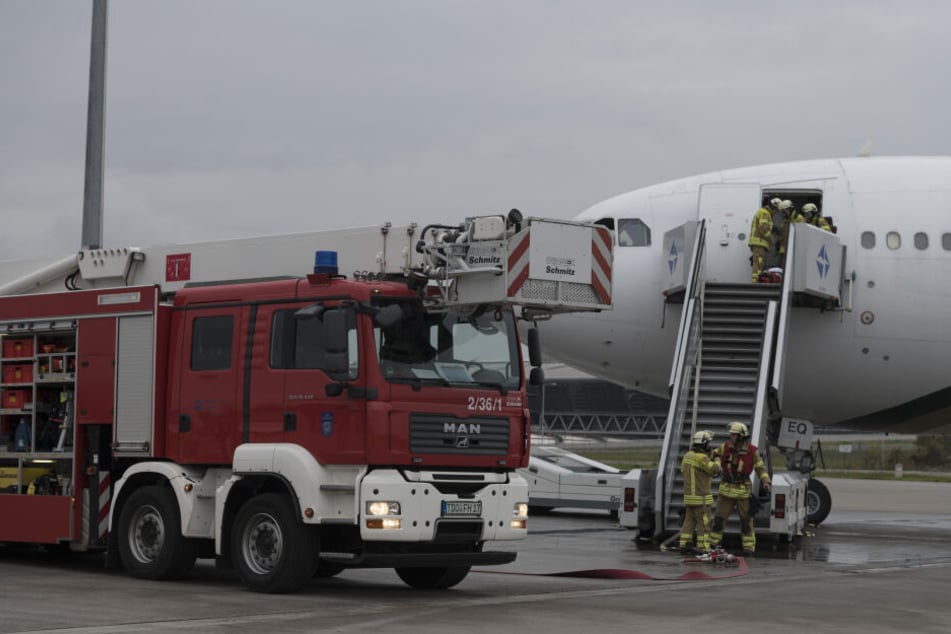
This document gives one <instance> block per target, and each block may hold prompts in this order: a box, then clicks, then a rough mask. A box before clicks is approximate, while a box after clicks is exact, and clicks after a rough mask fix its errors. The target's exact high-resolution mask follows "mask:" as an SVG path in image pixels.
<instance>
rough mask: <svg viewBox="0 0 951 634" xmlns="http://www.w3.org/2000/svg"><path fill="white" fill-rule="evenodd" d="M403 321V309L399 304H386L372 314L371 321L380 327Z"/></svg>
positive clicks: (387, 326)
mask: <svg viewBox="0 0 951 634" xmlns="http://www.w3.org/2000/svg"><path fill="white" fill-rule="evenodd" d="M401 321H403V309H402V308H401V307H400V305H399V304H388V305H386V306H384V307H383V308H381V309H380V310H378V311H377V313H376V314H375V315H373V323H375V324H376V325H377V326H379V327H380V328H389V327H391V326H395V325H396V324H398V323H400V322H401Z"/></svg>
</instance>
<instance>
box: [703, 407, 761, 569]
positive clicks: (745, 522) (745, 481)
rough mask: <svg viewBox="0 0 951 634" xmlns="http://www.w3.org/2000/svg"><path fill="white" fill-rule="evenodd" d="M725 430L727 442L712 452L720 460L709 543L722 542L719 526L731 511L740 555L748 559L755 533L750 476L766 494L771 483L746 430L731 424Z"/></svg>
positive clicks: (743, 426)
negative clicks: (737, 528)
mask: <svg viewBox="0 0 951 634" xmlns="http://www.w3.org/2000/svg"><path fill="white" fill-rule="evenodd" d="M729 431H730V439H729V440H727V441H726V442H725V443H723V444H722V445H721V446H720V447H718V448H717V449H715V450H714V451H713V455H714V458H716V459H719V461H720V468H721V470H722V471H723V479H722V480H721V482H720V490H719V494H718V495H717V507H716V511H715V513H714V517H713V531H712V533H711V535H710V543H711V544H713V545H719V543H720V540H722V539H723V525H724V523H725V522H726V520H727V519H728V518H729V517H730V514H731V513H732V512H733V509H734V508H735V509H736V512H737V515H739V518H740V537H741V541H742V543H743V554H744V555H746V556H751V555H752V554H753V552H754V551H755V550H756V533H755V532H754V530H753V519H754V518H753V517H752V515H751V514H750V496H751V495H752V493H753V484H752V483H751V482H750V474H752V473H753V472H754V471H755V472H756V475H757V477H759V479H760V483H761V485H762V487H763V488H764V489H765V490H766V491H769V490H770V489H771V488H772V483H771V482H770V479H769V473H767V472H766V464H765V463H764V462H763V458H762V457H761V456H760V455H759V450H758V449H757V448H756V446H755V445H753V444H752V443H751V442H750V432H749V428H747V426H746V425H744V424H743V423H740V422H732V423H730V426H729Z"/></svg>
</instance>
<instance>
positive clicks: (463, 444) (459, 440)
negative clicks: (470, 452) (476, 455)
mask: <svg viewBox="0 0 951 634" xmlns="http://www.w3.org/2000/svg"><path fill="white" fill-rule="evenodd" d="M468 448H469V437H468V436H456V449H468Z"/></svg>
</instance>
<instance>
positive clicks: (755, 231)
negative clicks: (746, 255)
mask: <svg viewBox="0 0 951 634" xmlns="http://www.w3.org/2000/svg"><path fill="white" fill-rule="evenodd" d="M779 204H781V203H780V201H779V199H778V198H773V199H772V200H771V201H769V207H774V206H777V207H778V205H779ZM772 242H773V212H772V209H769V208H767V206H766V205H763V206H762V207H760V208H759V209H757V210H756V213H755V214H753V222H752V223H751V225H750V239H749V241H748V242H747V244H748V245H749V247H750V264H751V265H752V266H753V281H754V282H756V278H758V277H759V274H760V273H762V272H763V265H764V264H765V262H766V253H767V252H768V251H769V247H770V244H772Z"/></svg>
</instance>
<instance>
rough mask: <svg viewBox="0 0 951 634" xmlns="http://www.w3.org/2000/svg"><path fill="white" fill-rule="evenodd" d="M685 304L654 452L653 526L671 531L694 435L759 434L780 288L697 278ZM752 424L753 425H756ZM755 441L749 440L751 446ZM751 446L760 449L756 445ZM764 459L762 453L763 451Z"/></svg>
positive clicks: (676, 524)
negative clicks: (743, 430)
mask: <svg viewBox="0 0 951 634" xmlns="http://www.w3.org/2000/svg"><path fill="white" fill-rule="evenodd" d="M699 286H700V289H699V292H698V293H697V298H696V301H694V302H693V306H692V311H691V312H692V317H693V320H695V322H696V323H695V327H691V328H689V329H688V330H686V331H684V332H685V333H690V332H693V333H694V334H693V336H692V337H691V338H690V340H689V341H686V342H685V343H686V346H685V354H683V355H682V356H681V357H680V362H681V367H680V368H677V369H676V375H677V379H678V380H677V381H676V382H675V389H677V386H681V389H679V390H677V392H675V393H676V394H677V398H675V399H672V400H671V410H670V412H669V414H668V419H667V433H666V435H665V438H664V446H663V450H662V455H661V462H660V467H659V468H660V469H661V470H662V472H663V474H664V477H663V478H658V491H657V497H656V498H655V499H657V500H662V501H663V504H662V507H661V508H660V509H656V510H657V511H658V512H661V513H663V518H662V521H661V522H659V526H662V527H663V528H664V529H665V530H666V529H668V528H673V529H676V528H678V527H679V526H680V524H681V517H682V511H683V479H682V477H681V475H680V461H681V459H682V458H683V456H684V454H685V453H686V452H687V450H688V449H689V448H690V441H691V438H692V436H693V432H694V431H696V430H700V429H705V430H709V431H711V432H713V435H714V438H715V442H716V443H720V442H722V441H723V440H725V439H726V438H727V437H728V436H729V433H728V432H727V426H728V425H729V423H730V422H732V421H741V422H745V423H747V424H749V422H750V421H756V422H755V423H754V424H753V427H752V430H751V431H752V432H753V434H754V438H758V437H760V436H761V435H762V434H758V433H757V431H758V430H757V427H759V428H760V429H762V428H763V427H764V425H763V424H762V422H763V421H764V419H765V417H766V415H767V413H768V411H767V410H768V407H767V405H766V403H767V398H766V397H767V394H768V380H769V372H768V371H767V370H768V368H769V361H770V360H771V357H772V348H773V341H774V334H775V333H776V331H777V329H778V328H780V327H782V324H781V323H779V320H778V312H779V310H778V308H779V300H780V297H781V291H782V287H781V285H779V284H750V283H746V284H743V283H722V282H703V281H701V282H700V284H699ZM757 423H760V424H759V425H757ZM754 442H756V441H754ZM756 444H763V443H761V442H756ZM763 455H764V459H765V458H766V452H763Z"/></svg>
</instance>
